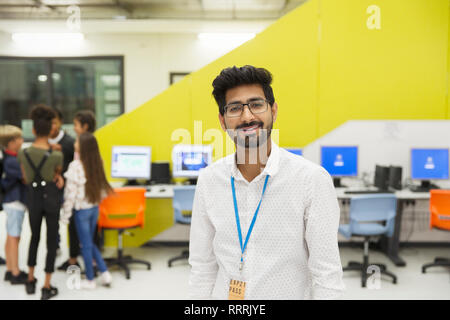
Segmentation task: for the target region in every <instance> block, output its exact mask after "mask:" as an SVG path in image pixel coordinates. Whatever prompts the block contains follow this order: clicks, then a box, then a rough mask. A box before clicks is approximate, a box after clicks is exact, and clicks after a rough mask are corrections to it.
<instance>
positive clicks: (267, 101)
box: [223, 99, 272, 118]
mask: <svg viewBox="0 0 450 320" xmlns="http://www.w3.org/2000/svg"><path fill="white" fill-rule="evenodd" d="M256 101H264V102H265V103H266V110H264V111H261V112H258V113H254V112H253V111H252V109H251V108H250V104H251V103H254V102H256ZM231 105H235V106H238V105H241V106H242V111H241V113H240V114H239V115H238V116H231V117H230V116H229V115H227V109H228V107H229V106H231ZM269 105H270V101H269V100H267V99H255V100H252V101H250V102H247V103H229V104H227V105H225V106H224V107H223V114H224V115H225V116H227V117H228V118H237V117H240V116H241V115H242V113H243V112H244V109H245V106H247V108H248V110H249V111H250V112H251V113H252V114H261V113H264V112H266V111H267V110H268V109H269ZM271 107H272V106H271Z"/></svg>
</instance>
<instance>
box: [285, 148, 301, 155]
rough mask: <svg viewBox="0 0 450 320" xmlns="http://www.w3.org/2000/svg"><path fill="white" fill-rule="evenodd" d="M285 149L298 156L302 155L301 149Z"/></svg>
mask: <svg viewBox="0 0 450 320" xmlns="http://www.w3.org/2000/svg"><path fill="white" fill-rule="evenodd" d="M286 150H287V151H289V152H291V153H293V154H296V155H298V156H301V155H302V149H295V148H287V149H286Z"/></svg>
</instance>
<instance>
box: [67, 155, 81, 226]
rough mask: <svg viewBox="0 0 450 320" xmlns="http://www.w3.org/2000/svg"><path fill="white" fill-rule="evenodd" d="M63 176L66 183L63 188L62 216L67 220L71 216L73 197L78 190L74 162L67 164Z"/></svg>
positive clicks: (73, 204) (73, 203)
mask: <svg viewBox="0 0 450 320" xmlns="http://www.w3.org/2000/svg"><path fill="white" fill-rule="evenodd" d="M64 177H65V178H66V185H65V188H64V204H63V217H64V218H65V219H67V220H68V219H69V218H70V217H71V216H72V210H73V208H74V206H75V199H76V195H77V191H78V190H77V188H78V181H77V177H78V175H77V172H76V166H75V165H74V164H72V163H71V164H70V165H69V168H68V169H67V172H66V173H65V174H64Z"/></svg>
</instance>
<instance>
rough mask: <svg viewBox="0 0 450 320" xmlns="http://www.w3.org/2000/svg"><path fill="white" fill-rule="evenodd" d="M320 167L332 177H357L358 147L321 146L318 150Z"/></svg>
mask: <svg viewBox="0 0 450 320" xmlns="http://www.w3.org/2000/svg"><path fill="white" fill-rule="evenodd" d="M320 156H321V165H322V167H324V168H325V169H326V170H327V171H328V173H329V174H330V175H331V176H333V177H355V176H357V175H358V147H356V146H344V147H334V146H326V147H325V146H323V147H321V149H320Z"/></svg>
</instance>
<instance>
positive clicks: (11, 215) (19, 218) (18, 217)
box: [3, 206, 25, 237]
mask: <svg viewBox="0 0 450 320" xmlns="http://www.w3.org/2000/svg"><path fill="white" fill-rule="evenodd" d="M3 210H4V211H5V212H6V214H7V219H6V231H7V232H8V235H10V236H11V237H20V233H21V232H22V223H23V218H24V216H25V211H24V210H18V209H13V208H8V207H6V206H5V207H4V208H3Z"/></svg>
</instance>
